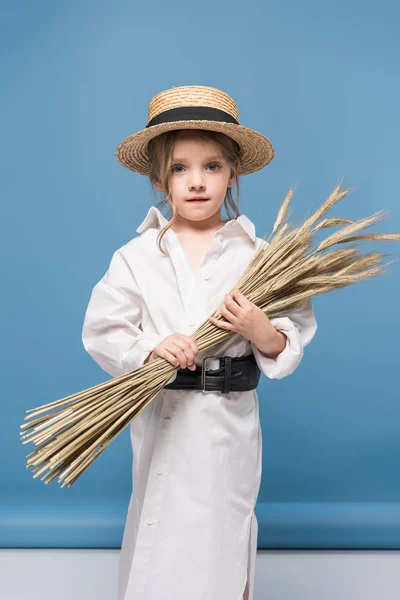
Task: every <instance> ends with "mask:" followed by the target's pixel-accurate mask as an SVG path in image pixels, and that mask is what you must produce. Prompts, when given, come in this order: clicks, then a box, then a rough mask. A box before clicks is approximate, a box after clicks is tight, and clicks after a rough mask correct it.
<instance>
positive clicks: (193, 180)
mask: <svg viewBox="0 0 400 600" xmlns="http://www.w3.org/2000/svg"><path fill="white" fill-rule="evenodd" d="M189 189H190V190H203V189H204V179H203V175H202V173H200V172H199V171H196V172H192V173H191V175H190V181H189Z"/></svg>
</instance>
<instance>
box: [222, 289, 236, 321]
mask: <svg viewBox="0 0 400 600" xmlns="http://www.w3.org/2000/svg"><path fill="white" fill-rule="evenodd" d="M221 306H225V308H227V309H228V310H229V311H230V312H231V314H232V315H235V317H238V316H239V313H240V310H241V307H240V305H239V304H238V303H237V302H236V300H234V299H233V298H232V296H230V295H229V294H228V295H226V296H225V298H224V302H223V303H222V304H221Z"/></svg>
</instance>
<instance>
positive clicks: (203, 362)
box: [201, 356, 221, 392]
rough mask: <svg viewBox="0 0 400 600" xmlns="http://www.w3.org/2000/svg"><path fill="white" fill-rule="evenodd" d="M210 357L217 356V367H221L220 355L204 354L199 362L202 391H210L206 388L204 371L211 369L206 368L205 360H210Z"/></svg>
mask: <svg viewBox="0 0 400 600" xmlns="http://www.w3.org/2000/svg"><path fill="white" fill-rule="evenodd" d="M212 358H218V360H219V367H218V369H219V368H220V367H221V356H205V357H204V358H203V360H202V363H201V389H202V390H203V392H207V391H208V392H209V391H210V390H207V389H206V371H210V370H211V369H207V361H208V360H211V359H212Z"/></svg>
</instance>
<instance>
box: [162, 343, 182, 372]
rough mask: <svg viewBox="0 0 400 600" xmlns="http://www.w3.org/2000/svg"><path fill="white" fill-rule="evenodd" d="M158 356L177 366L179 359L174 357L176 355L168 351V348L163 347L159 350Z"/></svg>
mask: <svg viewBox="0 0 400 600" xmlns="http://www.w3.org/2000/svg"><path fill="white" fill-rule="evenodd" d="M159 356H161V357H162V358H165V360H167V361H168V362H170V363H171V365H173V366H174V367H179V360H178V359H177V358H176V356H175V355H174V354H172V352H170V351H169V350H166V349H165V348H164V349H163V350H162V351H161V352H160V354H159Z"/></svg>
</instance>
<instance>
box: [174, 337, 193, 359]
mask: <svg viewBox="0 0 400 600" xmlns="http://www.w3.org/2000/svg"><path fill="white" fill-rule="evenodd" d="M175 343H176V344H177V345H178V346H179V347H180V348H181V349H182V351H183V353H184V355H185V357H186V360H187V363H188V364H193V362H194V356H195V352H194V350H193V346H192V342H191V340H190V338H188V337H186V336H185V337H184V339H181V338H179V339H177V340H175Z"/></svg>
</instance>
